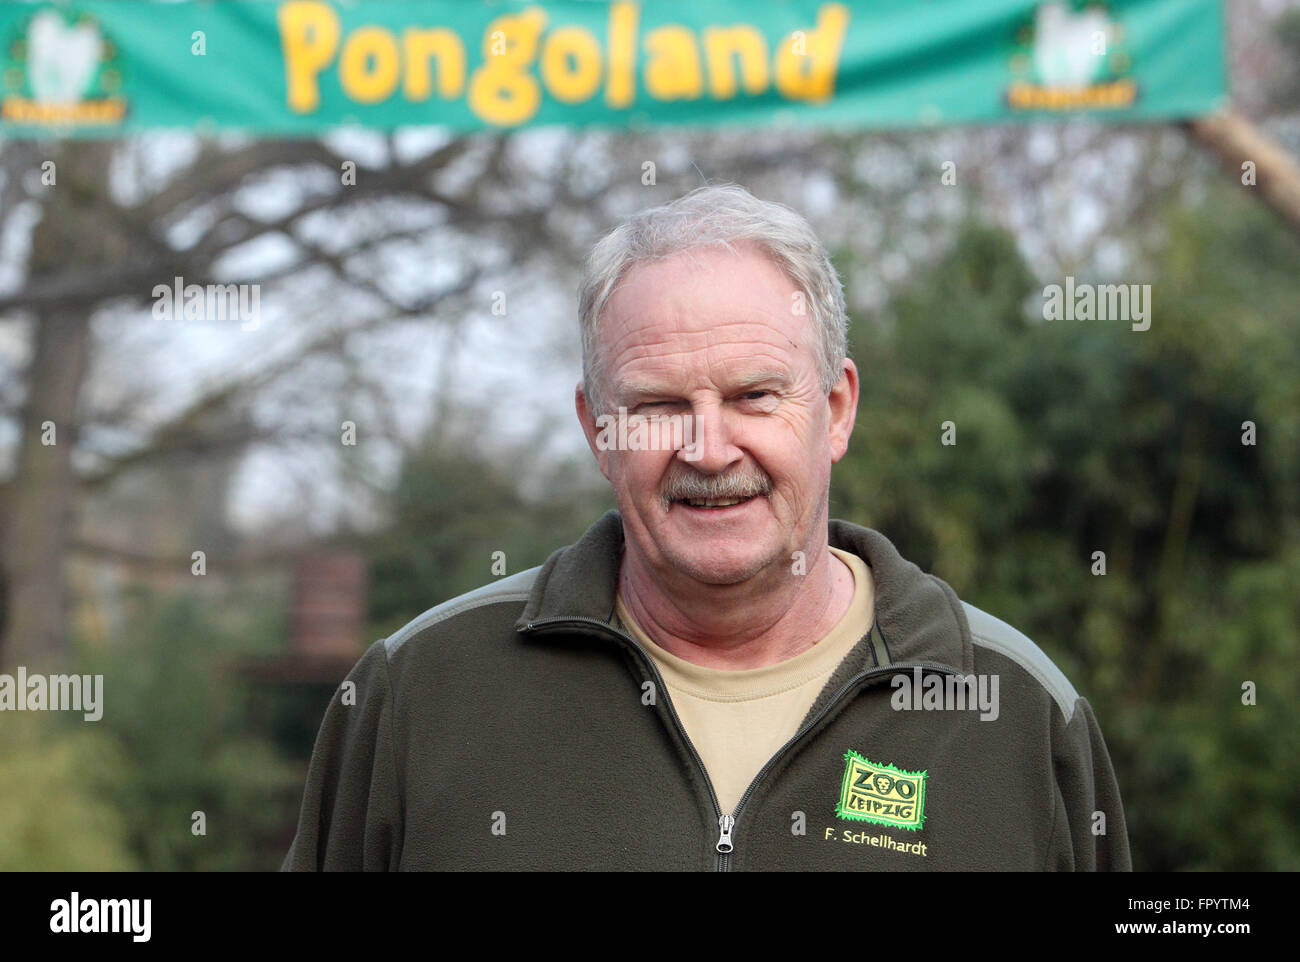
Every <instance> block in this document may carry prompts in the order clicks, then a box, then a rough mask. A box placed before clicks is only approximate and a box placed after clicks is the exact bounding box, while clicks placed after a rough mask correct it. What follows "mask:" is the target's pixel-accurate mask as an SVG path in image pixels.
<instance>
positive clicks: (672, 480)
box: [660, 470, 772, 510]
mask: <svg viewBox="0 0 1300 962" xmlns="http://www.w3.org/2000/svg"><path fill="white" fill-rule="evenodd" d="M771 491H772V480H771V479H770V478H769V477H768V476H767V475H766V474H764V473H763V472H762V471H748V470H741V471H733V472H731V473H730V474H700V473H699V472H698V471H692V472H689V473H684V472H683V473H678V474H674V475H672V476H671V477H669V478H668V480H667V481H666V482H665V483H664V486H663V489H662V490H661V491H660V498H661V499H662V500H663V503H664V508H665V510H666V509H667V508H668V506H669V505H671V504H672V503H673V502H674V501H680V500H682V499H684V498H685V499H689V500H692V501H700V500H704V499H707V498H750V497H754V496H755V495H764V494H770V493H771Z"/></svg>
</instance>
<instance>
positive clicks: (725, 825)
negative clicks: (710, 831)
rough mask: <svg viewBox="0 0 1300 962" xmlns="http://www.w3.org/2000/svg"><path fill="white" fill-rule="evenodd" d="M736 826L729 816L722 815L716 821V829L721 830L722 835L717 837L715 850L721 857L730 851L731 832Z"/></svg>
mask: <svg viewBox="0 0 1300 962" xmlns="http://www.w3.org/2000/svg"><path fill="white" fill-rule="evenodd" d="M735 825H736V820H735V819H734V818H732V817H731V816H730V815H723V816H722V817H721V818H719V819H718V827H719V828H720V829H722V834H721V835H719V836H718V844H717V849H718V851H719V852H721V853H722V854H723V855H726V854H727V853H728V852H730V851H731V847H732V846H731V830H732V828H734V827H735Z"/></svg>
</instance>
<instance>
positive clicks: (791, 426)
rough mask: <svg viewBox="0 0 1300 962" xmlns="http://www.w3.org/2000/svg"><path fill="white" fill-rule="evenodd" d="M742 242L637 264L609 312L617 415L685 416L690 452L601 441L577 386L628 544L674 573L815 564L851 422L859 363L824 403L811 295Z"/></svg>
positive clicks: (724, 579) (609, 366)
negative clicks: (800, 561) (800, 558)
mask: <svg viewBox="0 0 1300 962" xmlns="http://www.w3.org/2000/svg"><path fill="white" fill-rule="evenodd" d="M738 251H739V252H738V253H732V252H729V251H727V250H726V249H725V248H718V247H711V248H702V249H699V250H695V251H688V252H685V253H682V254H678V255H675V256H674V257H671V258H669V259H667V260H664V261H658V262H652V263H649V264H644V265H640V266H638V267H634V268H633V269H632V270H631V271H629V272H628V273H627V274H626V275H625V276H624V278H623V280H622V282H621V284H620V285H619V287H618V288H617V289H616V291H615V293H614V295H613V296H612V297H611V298H610V300H609V301H608V303H607V306H606V309H605V313H604V316H603V318H602V320H601V327H600V342H601V345H602V346H603V349H604V352H605V353H604V365H603V371H604V376H605V388H606V396H607V397H608V399H609V403H610V405H611V407H612V408H613V410H612V411H610V412H607V413H617V409H618V408H619V407H626V408H627V411H628V413H629V414H630V415H631V414H636V415H643V416H646V417H653V416H656V415H682V416H684V417H689V418H691V419H692V425H691V426H692V427H693V429H694V435H693V439H694V448H693V450H691V451H686V450H652V451H619V450H601V449H600V446H599V445H597V443H596V431H597V428H596V425H595V421H594V418H595V412H592V411H590V410H589V409H588V408H587V405H586V402H585V398H584V397H583V396H582V394H581V392H579V397H578V410H579V417H580V419H581V420H582V421H583V426H584V430H586V432H587V437H588V441H589V443H591V445H592V450H593V452H594V453H595V455H596V458H597V461H598V462H599V463H600V468H601V471H602V472H603V473H604V475H605V477H606V478H608V479H609V481H610V483H611V485H612V486H613V490H614V496H615V499H616V501H617V502H618V506H619V510H620V512H621V514H622V516H623V524H624V530H625V533H626V536H627V550H628V552H629V553H636V560H637V561H638V562H641V563H644V564H645V565H647V566H648V568H649V570H650V571H652V572H653V573H654V574H655V576H656V577H657V578H658V580H660V582H661V583H664V584H669V585H673V584H676V585H681V584H682V583H683V581H682V579H683V578H689V579H691V580H693V581H695V582H703V583H707V584H715V585H723V584H736V583H739V582H744V581H747V580H749V579H751V578H754V577H756V576H761V577H765V578H766V577H778V578H779V577H784V576H786V575H788V574H790V573H791V571H792V568H793V566H794V565H795V563H796V557H795V555H794V552H796V551H803V552H805V554H806V556H807V558H808V560H809V561H811V558H812V552H814V551H816V550H818V549H819V547H820V546H821V545H824V544H825V539H826V517H827V514H826V512H827V490H828V487H829V484H830V472H831V465H832V464H833V463H834V462H835V461H838V460H839V459H840V458H841V457H843V455H844V451H845V449H846V447H847V444H848V437H849V434H850V433H851V432H852V430H853V419H854V414H855V411H856V407H857V372H856V369H855V368H854V367H853V363H852V361H845V371H844V373H843V374H842V376H841V378H840V381H839V383H838V384H837V385H836V388H835V390H833V391H832V392H831V396H830V398H828V397H827V395H826V394H825V393H824V392H823V391H822V389H821V384H820V379H819V376H818V368H817V357H818V352H819V350H820V347H819V342H818V339H817V337H816V335H815V332H814V329H813V326H812V318H811V315H810V314H808V313H806V298H805V296H804V295H802V294H801V293H799V291H798V288H796V286H795V285H794V282H793V281H791V280H790V278H789V277H788V276H787V275H786V274H785V272H784V271H783V270H782V269H781V268H780V267H779V266H778V265H777V264H776V263H775V262H774V261H772V260H771V259H770V258H769V257H767V256H766V255H765V254H763V253H762V252H761V251H760V250H758V249H757V248H754V247H752V246H750V245H743V246H740V247H738ZM796 295H798V296H796ZM801 305H802V306H801ZM691 437H692V435H689V434H688V435H687V438H688V439H690V438H691ZM737 499H739V501H738V503H734V504H729V505H725V506H723V505H720V504H719V502H732V501H737Z"/></svg>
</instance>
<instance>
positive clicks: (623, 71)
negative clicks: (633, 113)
mask: <svg viewBox="0 0 1300 962" xmlns="http://www.w3.org/2000/svg"><path fill="white" fill-rule="evenodd" d="M638 13H639V10H638V8H637V5H636V4H635V3H625V2H622V0H618V2H615V3H612V4H610V7H609V86H608V87H607V88H606V90H605V103H607V104H609V105H610V106H611V107H614V108H618V107H627V106H629V105H630V104H631V103H632V100H633V97H634V96H635V94H636V25H637V14H638Z"/></svg>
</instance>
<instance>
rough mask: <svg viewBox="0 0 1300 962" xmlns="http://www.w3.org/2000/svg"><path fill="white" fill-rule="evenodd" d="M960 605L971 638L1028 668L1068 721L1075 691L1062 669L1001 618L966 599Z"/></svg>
mask: <svg viewBox="0 0 1300 962" xmlns="http://www.w3.org/2000/svg"><path fill="white" fill-rule="evenodd" d="M962 607H963V608H965V609H966V620H967V622H968V623H969V624H970V636H971V641H973V642H974V643H975V644H977V645H979V646H980V647H982V648H988V649H990V650H992V651H996V652H998V654H1001V655H1004V656H1006V657H1007V658H1010V659H1011V660H1012V661H1014V662H1015V663H1016V664H1017V665H1019V666H1020V667H1021V668H1023V669H1024V670H1025V671H1027V672H1029V674H1030V675H1032V676H1033V678H1034V679H1035V680H1036V681H1037V682H1038V683H1039V684H1040V685H1042V686H1043V687H1044V688H1045V689H1046V690H1047V692H1048V694H1050V695H1051V696H1052V699H1053V700H1054V701H1055V702H1056V706H1057V707H1058V708H1060V709H1061V714H1062V715H1063V716H1064V717H1065V723H1066V724H1067V725H1068V724H1069V723H1070V721H1071V720H1072V719H1073V718H1074V708H1075V703H1076V702H1078V700H1079V693H1078V692H1077V691H1075V689H1074V686H1073V685H1072V684H1070V679H1068V678H1066V677H1065V672H1063V671H1061V669H1060V668H1058V667H1057V666H1056V663H1055V662H1053V661H1052V659H1050V658H1048V657H1047V653H1046V652H1044V651H1043V649H1041V648H1039V647H1038V646H1037V645H1036V644H1034V642H1033V641H1031V640H1030V639H1029V638H1028V637H1026V636H1025V635H1024V634H1023V633H1022V632H1020V631H1018V630H1016V629H1015V628H1013V627H1012V626H1011V625H1009V624H1007V623H1006V622H1005V621H1002V620H1001V619H998V618H995V617H993V616H992V615H990V614H989V613H988V612H986V611H981V610H980V609H979V608H976V607H975V606H974V605H972V604H970V603H969V602H965V601H963V602H962Z"/></svg>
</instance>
